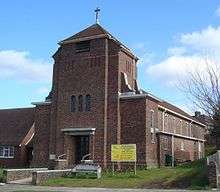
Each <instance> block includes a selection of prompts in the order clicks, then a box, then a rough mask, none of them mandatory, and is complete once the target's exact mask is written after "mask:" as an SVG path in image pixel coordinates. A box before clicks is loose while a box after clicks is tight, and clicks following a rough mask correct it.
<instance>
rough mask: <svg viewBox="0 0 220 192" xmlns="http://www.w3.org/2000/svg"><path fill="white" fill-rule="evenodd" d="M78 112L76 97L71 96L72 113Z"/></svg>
mask: <svg viewBox="0 0 220 192" xmlns="http://www.w3.org/2000/svg"><path fill="white" fill-rule="evenodd" d="M75 111H76V97H75V95H72V96H71V112H75Z"/></svg>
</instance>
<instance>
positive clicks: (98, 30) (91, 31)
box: [61, 24, 111, 43]
mask: <svg viewBox="0 0 220 192" xmlns="http://www.w3.org/2000/svg"><path fill="white" fill-rule="evenodd" d="M95 35H110V36H111V34H110V33H109V32H107V31H106V30H105V29H104V28H103V27H101V26H100V25H99V24H94V25H91V26H89V27H87V28H86V29H84V30H82V31H80V32H79V33H76V34H75V35H73V36H71V37H69V38H67V39H64V40H63V41H61V43H62V42H66V41H71V40H74V39H78V38H84V37H91V36H95Z"/></svg>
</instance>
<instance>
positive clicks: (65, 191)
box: [0, 184, 213, 192]
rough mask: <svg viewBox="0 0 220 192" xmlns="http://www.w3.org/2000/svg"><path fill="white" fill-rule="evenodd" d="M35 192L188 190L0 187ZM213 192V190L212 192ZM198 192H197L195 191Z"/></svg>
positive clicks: (3, 190) (2, 189)
mask: <svg viewBox="0 0 220 192" xmlns="http://www.w3.org/2000/svg"><path fill="white" fill-rule="evenodd" d="M21 190H23V191H25V190H26V191H28V190H29V191H30V190H31V191H36V192H48V191H50V192H52V191H56V192H104V191H105V192H175V191H178V192H188V191H190V190H153V189H103V188H68V187H43V186H31V185H18V184H6V185H4V186H0V191H1V192H12V191H13V192H14V191H21ZM212 191H213V190H212ZM194 192H195V191H194ZM196 192H198V191H196ZM206 192H207V191H206Z"/></svg>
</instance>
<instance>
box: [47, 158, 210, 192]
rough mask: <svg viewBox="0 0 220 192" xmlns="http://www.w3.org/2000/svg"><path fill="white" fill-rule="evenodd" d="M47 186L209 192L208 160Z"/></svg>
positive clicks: (58, 181)
mask: <svg viewBox="0 0 220 192" xmlns="http://www.w3.org/2000/svg"><path fill="white" fill-rule="evenodd" d="M43 185H45V186H48V185H49V186H65V187H105V188H167V189H169V188H188V189H206V188H207V186H208V180H207V178H206V163H205V160H198V161H195V162H192V163H190V164H187V165H182V166H177V167H175V168H171V167H166V168H161V169H159V168H155V169H149V170H144V169H143V170H138V171H137V175H136V176H135V175H134V174H133V173H132V172H125V173H116V174H115V176H113V175H112V173H110V172H105V173H103V175H102V178H101V179H94V178H93V179H92V178H86V177H84V178H83V177H82V176H79V177H75V176H72V177H70V176H69V177H65V178H64V177H63V178H57V179H51V180H48V181H47V182H45V183H44V184H43Z"/></svg>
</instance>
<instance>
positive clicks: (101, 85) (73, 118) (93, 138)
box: [0, 24, 205, 168]
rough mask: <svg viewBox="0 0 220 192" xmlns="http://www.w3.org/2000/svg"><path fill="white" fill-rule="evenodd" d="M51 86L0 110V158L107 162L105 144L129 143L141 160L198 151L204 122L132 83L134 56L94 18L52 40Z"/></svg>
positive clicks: (2, 161)
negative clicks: (43, 94)
mask: <svg viewBox="0 0 220 192" xmlns="http://www.w3.org/2000/svg"><path fill="white" fill-rule="evenodd" d="M59 45H60V47H59V48H58V50H57V51H56V53H55V54H54V55H53V58H54V65H53V83H52V90H51V92H50V93H49V95H48V97H47V98H46V100H45V101H43V102H35V103H33V104H34V105H35V107H34V108H28V109H6V110H0V166H6V167H24V166H32V167H46V166H49V164H50V162H51V161H53V160H56V159H58V158H62V159H66V162H67V164H68V165H69V166H72V165H74V164H77V163H79V162H80V160H81V159H82V157H83V156H84V155H86V154H90V157H89V159H92V160H94V162H96V163H98V164H100V165H102V167H103V168H105V167H107V166H108V165H110V164H111V144H136V146H137V164H138V165H145V166H148V167H155V166H164V165H168V159H169V157H171V158H172V161H175V162H185V161H189V160H191V161H193V160H195V159H199V158H202V157H203V156H204V142H205V140H204V132H205V125H204V124H202V123H201V122H199V121H198V120H197V119H195V118H194V117H192V116H190V115H189V114H187V113H186V112H184V111H182V110H181V109H179V108H177V107H175V106H173V105H172V104H170V103H168V102H166V101H164V100H162V99H160V98H158V97H156V96H154V95H152V94H151V93H148V92H146V91H143V90H142V89H140V88H139V87H138V84H137V61H138V58H137V57H136V56H135V55H134V54H133V53H132V52H131V50H130V49H129V48H127V47H126V46H125V45H123V44H122V43H121V42H120V41H119V40H117V39H116V38H115V37H113V36H112V35H111V34H110V33H109V32H107V31H106V30H105V29H104V28H103V27H102V26H100V25H99V24H94V25H92V26H90V27H88V28H86V29H84V30H82V31H81V32H79V33H77V34H75V35H73V36H71V37H69V38H67V39H65V40H63V41H61V42H59Z"/></svg>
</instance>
